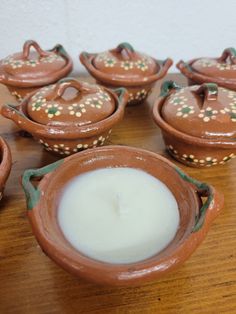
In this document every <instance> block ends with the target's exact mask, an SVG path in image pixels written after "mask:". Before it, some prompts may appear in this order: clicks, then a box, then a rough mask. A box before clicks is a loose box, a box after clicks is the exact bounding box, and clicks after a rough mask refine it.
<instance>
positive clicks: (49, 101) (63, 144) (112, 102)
mask: <svg viewBox="0 0 236 314" xmlns="http://www.w3.org/2000/svg"><path fill="white" fill-rule="evenodd" d="M127 100H128V93H127V92H126V90H125V89H124V88H118V89H116V90H113V91H111V90H108V89H107V88H104V87H101V86H99V85H95V84H93V85H92V84H88V83H85V82H80V81H78V80H76V79H73V78H67V79H62V80H61V81H59V82H57V83H56V84H54V85H49V86H46V87H43V88H41V89H39V90H37V91H36V92H34V93H31V94H30V95H28V96H26V97H25V98H24V99H23V101H22V102H21V103H20V104H19V105H18V106H13V105H5V106H3V107H2V115H3V116H5V117H6V118H8V119H11V120H13V121H14V122H15V123H16V124H17V125H18V126H19V127H20V128H21V129H23V130H24V131H26V132H28V133H30V134H32V135H33V137H34V138H35V139H36V140H37V141H39V142H40V143H41V144H42V145H43V146H44V148H45V149H46V150H48V151H50V152H52V153H54V154H56V155H59V156H63V155H64V156H66V155H71V154H74V153H76V152H78V151H81V150H83V149H86V148H91V147H96V146H99V145H103V144H104V142H105V140H106V139H107V138H108V137H109V135H110V133H111V129H112V127H113V126H114V125H115V124H117V123H118V122H120V121H121V120H122V118H123V116H124V109H125V106H126V104H127Z"/></svg>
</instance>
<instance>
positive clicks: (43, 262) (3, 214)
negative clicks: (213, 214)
mask: <svg viewBox="0 0 236 314" xmlns="http://www.w3.org/2000/svg"><path fill="white" fill-rule="evenodd" d="M168 78H171V79H175V80H176V81H178V82H179V83H182V84H183V83H185V80H184V78H183V77H182V76H180V75H169V76H168ZM158 92H159V84H157V86H156V87H155V89H154V91H153V93H152V94H151V95H150V96H149V98H148V101H147V103H145V104H143V105H140V106H138V107H131V108H127V109H126V116H125V119H124V120H123V121H122V122H121V123H120V124H119V125H118V126H117V127H116V128H115V129H114V131H113V133H112V136H111V138H110V141H109V143H108V144H122V145H130V146H136V147H141V148H145V149H148V150H151V151H154V152H158V153H160V154H162V155H165V156H167V155H166V153H165V151H164V145H163V140H162V137H161V133H160V130H159V129H158V127H157V126H156V125H155V124H154V122H153V120H152V116H151V104H152V103H153V100H154V99H155V97H156V96H157V95H158ZM5 102H10V103H14V99H13V98H12V97H11V96H10V95H9V93H8V91H7V90H6V88H5V87H4V86H0V103H1V104H3V103H5ZM0 134H1V135H2V136H3V137H4V138H5V139H6V140H7V141H8V143H9V145H10V147H11V151H12V155H13V167H12V172H11V175H10V178H9V180H8V182H7V186H6V190H5V197H4V199H3V200H2V201H1V204H0V313H1V314H5V313H14V314H15V313H16V314H18V313H22V314H28V313H30V314H33V313H45V314H46V313H65V314H67V313H70V314H73V313H102V314H106V313H109V314H112V313H168V314H172V313H173V314H179V313H181V314H185V313H187V314H189V313H191V314H193V313H199V314H205V313H212V314H213V313H214V314H218V313H220V314H221V313H230V314H232V313H236V192H235V191H236V189H235V187H236V159H234V160H233V161H231V162H230V163H228V164H226V165H224V166H217V167H212V168H208V169H200V170H199V169H193V168H188V167H185V166H182V165H181V164H178V163H177V162H176V164H178V166H180V167H181V168H183V169H184V170H185V171H186V172H187V173H188V174H190V175H191V176H193V177H195V178H197V179H199V180H201V181H206V182H208V183H210V184H212V185H214V186H215V187H216V188H218V189H219V190H221V191H222V192H223V193H224V195H225V206H224V209H223V211H222V213H221V214H220V216H219V217H218V218H217V219H216V220H215V222H214V223H213V225H212V228H211V230H210V232H209V233H208V236H207V238H206V239H205V241H204V242H203V243H202V245H201V246H200V247H199V248H198V250H197V251H196V252H195V253H194V254H193V255H192V256H191V258H190V259H189V260H188V261H187V262H186V263H185V264H184V265H183V266H182V267H181V268H179V269H178V270H177V271H175V272H173V273H171V274H169V275H168V276H166V277H164V278H163V279H162V280H159V281H157V282H153V283H149V284H146V285H143V286H137V287H130V288H111V287H102V286H97V285H94V284H91V283H87V282H85V281H82V280H80V279H76V278H74V277H73V276H71V275H69V274H68V273H66V272H65V271H64V270H62V269H61V268H59V267H58V266H57V265H56V264H54V262H52V261H51V260H50V259H49V258H48V257H47V256H45V255H44V253H43V252H42V251H41V249H40V247H39V246H38V244H37V242H36V240H35V238H34V236H33V235H32V231H31V228H30V225H29V222H28V219H27V215H26V203H25V197H24V193H23V191H22V188H21V186H20V184H19V177H20V176H21V174H22V173H23V171H24V170H25V169H27V168H34V167H35V168H38V167H41V166H43V165H46V164H49V163H51V162H53V161H55V160H56V159H57V158H56V157H54V156H51V155H50V154H49V153H48V152H46V151H44V150H43V149H42V148H41V146H40V145H39V144H37V143H36V142H34V141H33V139H31V138H23V137H20V136H19V130H18V129H17V127H15V126H14V124H13V123H12V122H11V121H10V120H7V119H4V118H3V117H0ZM167 157H168V156H167ZM168 158H169V157H168Z"/></svg>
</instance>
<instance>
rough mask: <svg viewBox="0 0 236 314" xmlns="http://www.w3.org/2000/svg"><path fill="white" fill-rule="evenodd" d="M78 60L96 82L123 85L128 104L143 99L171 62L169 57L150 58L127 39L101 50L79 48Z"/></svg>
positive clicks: (116, 85) (107, 84)
mask: <svg viewBox="0 0 236 314" xmlns="http://www.w3.org/2000/svg"><path fill="white" fill-rule="evenodd" d="M80 61H81V62H82V64H83V65H84V66H85V67H86V69H87V70H88V71H89V73H90V74H91V75H92V76H93V77H94V78H95V79H96V80H97V81H98V82H99V83H100V84H102V85H105V86H107V87H110V88H115V87H125V88H126V89H127V90H128V92H129V102H128V104H129V105H135V104H138V103H141V102H143V101H144V100H145V99H146V98H147V96H148V93H149V92H150V90H151V88H152V86H153V85H154V83H155V82H156V81H157V80H160V79H161V78H162V77H164V76H165V75H166V73H167V71H168V69H169V68H170V66H171V65H172V63H173V62H172V60H171V59H169V58H168V59H166V60H164V61H161V60H156V59H154V58H151V57H149V56H147V55H146V54H143V53H140V52H138V51H136V50H134V48H133V47H132V46H131V45H130V44H128V43H122V44H120V45H118V46H117V48H115V49H111V50H109V51H105V52H102V53H87V52H82V53H81V54H80Z"/></svg>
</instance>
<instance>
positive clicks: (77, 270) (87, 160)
mask: <svg viewBox="0 0 236 314" xmlns="http://www.w3.org/2000/svg"><path fill="white" fill-rule="evenodd" d="M117 167H130V168H134V169H140V170H143V171H145V172H147V173H149V174H151V175H152V176H154V177H155V178H157V179H159V180H161V181H162V182H163V183H164V184H165V185H166V186H167V187H168V188H169V189H170V191H171V192H172V193H173V195H174V197H175V199H176V202H177V203H178V209H179V214H180V223H179V228H178V230H177V233H176V235H175V237H174V239H173V240H172V241H171V242H170V243H169V244H168V245H167V247H166V248H164V249H163V250H162V251H161V252H159V253H157V254H155V255H154V256H152V257H150V258H147V259H145V260H142V261H139V262H134V263H129V264H112V263H107V262H101V261H98V260H95V259H93V258H90V257H88V256H86V255H85V254H83V253H82V252H80V251H78V250H76V249H75V248H74V247H73V246H72V245H71V244H70V243H69V242H68V241H67V240H66V238H65V236H64V235H63V233H62V230H61V228H60V226H59V223H58V219H57V213H58V204H59V202H60V197H61V194H62V193H63V189H64V188H65V186H67V185H68V183H69V182H71V180H73V179H74V178H75V177H77V176H79V175H80V174H84V173H86V172H89V171H93V170H96V169H100V168H117ZM39 180H41V181H40V182H39ZM22 185H23V188H24V191H25V195H26V199H27V207H28V216H29V220H30V223H31V226H32V229H33V232H34V234H35V236H36V238H37V240H38V242H39V244H40V246H41V248H42V249H43V251H44V252H45V253H46V254H47V255H48V256H49V257H50V258H51V259H52V260H53V261H55V262H56V263H57V264H58V265H59V266H61V267H62V268H64V269H65V270H66V271H68V272H70V273H72V274H73V275H75V276H76V277H83V278H86V279H87V280H89V281H95V282H97V283H99V284H105V285H114V286H118V285H120V286H122V285H138V284H142V283H144V282H147V281H153V280H157V279H159V278H161V277H162V276H164V275H165V274H167V273H169V272H171V271H173V270H175V269H176V268H177V267H179V266H180V265H181V264H183V262H184V261H185V260H186V259H188V258H189V256H190V255H191V254H192V253H193V252H194V251H195V250H196V248H197V247H198V246H199V244H200V243H201V242H202V241H203V239H204V238H205V237H206V234H207V232H208V230H209V228H210V226H211V224H212V222H213V221H214V219H215V218H216V216H217V215H218V214H219V212H220V210H221V208H222V206H223V195H222V194H221V193H220V192H218V191H216V190H215V188H214V187H212V186H211V185H208V184H206V183H202V182H199V181H197V180H195V179H193V178H191V177H189V176H188V175H187V174H185V173H184V172H182V170H180V169H179V168H177V167H176V166H175V165H174V164H173V163H171V162H170V161H169V160H167V159H166V158H164V157H162V156H160V155H158V154H155V153H152V152H149V151H145V150H141V149H137V148H134V147H128V146H106V147H98V148H95V149H89V150H87V151H83V152H81V153H79V154H75V155H73V156H70V157H68V158H65V159H60V160H59V161H57V162H55V163H53V164H51V165H48V166H46V167H43V168H41V169H29V170H26V171H25V172H24V174H23V176H22ZM98 223H99V221H98ZM107 236H109V234H108V235H107ZM211 253H214V252H211Z"/></svg>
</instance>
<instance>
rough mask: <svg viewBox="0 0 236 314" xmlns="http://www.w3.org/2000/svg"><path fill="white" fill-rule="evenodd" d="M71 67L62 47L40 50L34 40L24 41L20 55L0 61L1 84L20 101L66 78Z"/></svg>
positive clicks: (68, 57) (69, 59)
mask: <svg viewBox="0 0 236 314" xmlns="http://www.w3.org/2000/svg"><path fill="white" fill-rule="evenodd" d="M32 48H33V50H34V51H31V50H32ZM72 67H73V63H72V59H71V58H70V56H69V55H68V53H67V52H66V51H65V49H64V47H63V46H62V45H59V44H58V45H56V46H55V47H54V48H52V49H50V50H42V48H41V47H40V46H39V44H38V43H37V42H36V41H34V40H27V41H26V42H25V43H24V45H23V49H22V52H18V53H15V54H12V55H10V56H8V57H6V58H5V59H3V60H1V61H0V83H2V84H4V85H5V86H6V87H7V88H8V90H9V92H10V93H11V94H12V95H13V96H15V97H16V99H17V100H18V101H22V99H23V98H24V97H25V96H26V95H28V94H29V93H31V92H33V91H35V90H37V89H39V88H41V87H42V86H46V85H49V84H52V83H54V82H56V81H58V80H59V79H61V78H63V77H65V76H66V75H67V74H69V73H70V72H71V70H72Z"/></svg>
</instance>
